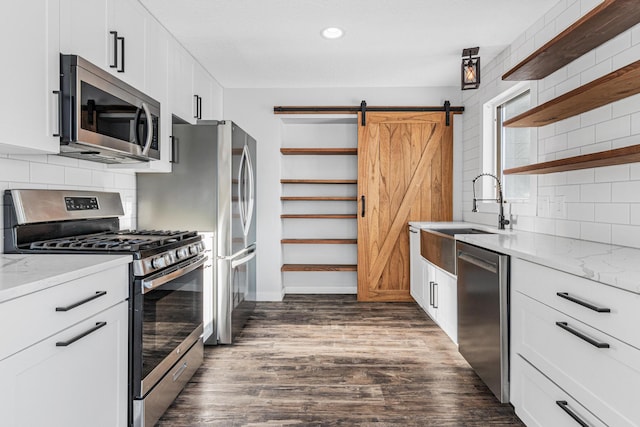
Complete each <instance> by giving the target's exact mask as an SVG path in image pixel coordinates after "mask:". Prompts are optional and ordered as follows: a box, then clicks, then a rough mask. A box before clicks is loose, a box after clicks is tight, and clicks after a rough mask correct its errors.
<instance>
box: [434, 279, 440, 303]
mask: <svg viewBox="0 0 640 427" xmlns="http://www.w3.org/2000/svg"><path fill="white" fill-rule="evenodd" d="M438 299H439V298H438V282H433V308H438Z"/></svg>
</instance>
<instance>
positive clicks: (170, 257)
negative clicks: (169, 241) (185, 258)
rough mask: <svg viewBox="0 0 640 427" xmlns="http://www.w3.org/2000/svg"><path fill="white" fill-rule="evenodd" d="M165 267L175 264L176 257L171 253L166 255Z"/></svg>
mask: <svg viewBox="0 0 640 427" xmlns="http://www.w3.org/2000/svg"><path fill="white" fill-rule="evenodd" d="M163 258H164V261H165V265H171V264H173V262H174V257H173V254H172V253H171V252H169V253H166V254H164V257H163Z"/></svg>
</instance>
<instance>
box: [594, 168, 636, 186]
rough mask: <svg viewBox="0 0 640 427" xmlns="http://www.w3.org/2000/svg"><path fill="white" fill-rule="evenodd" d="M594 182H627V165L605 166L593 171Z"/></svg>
mask: <svg viewBox="0 0 640 427" xmlns="http://www.w3.org/2000/svg"><path fill="white" fill-rule="evenodd" d="M595 174H596V182H613V181H628V180H629V165H615V166H605V167H601V168H596V169H595Z"/></svg>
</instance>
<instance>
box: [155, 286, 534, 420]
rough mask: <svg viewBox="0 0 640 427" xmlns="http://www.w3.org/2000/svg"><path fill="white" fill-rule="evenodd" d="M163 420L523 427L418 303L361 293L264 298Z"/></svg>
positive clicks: (210, 353)
mask: <svg viewBox="0 0 640 427" xmlns="http://www.w3.org/2000/svg"><path fill="white" fill-rule="evenodd" d="M157 425H158V426H161V427H169V426H171V427H186V426H189V427H195V426H224V427H227V426H230V427H231V426H269V427H272V426H403V427H404V426H478V427H479V426H523V424H522V423H521V422H520V421H519V419H518V418H517V417H516V415H515V414H514V412H513V409H512V407H511V406H510V405H502V404H500V403H498V401H497V400H496V399H495V397H494V396H493V394H491V392H490V391H489V389H488V388H487V387H486V386H485V385H484V384H483V383H482V381H480V379H479V378H478V377H477V376H476V375H475V373H474V372H473V370H472V369H471V368H470V367H469V365H468V364H467V363H466V361H465V360H464V359H463V358H462V356H460V355H459V353H458V352H457V349H456V346H455V345H454V344H453V343H452V342H451V341H450V340H449V338H448V337H447V336H446V335H445V334H444V332H442V331H441V330H440V329H439V328H438V327H437V326H436V325H435V324H434V323H433V322H432V321H431V320H430V319H429V318H428V317H427V316H426V314H424V312H422V310H421V309H420V308H419V307H418V306H417V305H416V304H414V303H358V302H356V299H355V295H344V296H340V295H314V296H304V295H295V296H287V297H286V298H285V300H284V301H283V302H278V303H258V304H257V307H256V311H255V313H254V315H253V316H252V317H251V318H250V319H249V322H248V323H247V326H246V328H245V329H244V331H243V333H242V335H241V336H240V337H239V339H238V340H237V342H236V343H235V344H234V345H230V346H218V347H206V348H205V360H204V364H203V366H202V367H201V368H200V369H199V370H198V372H197V373H196V374H195V375H194V377H193V378H192V380H191V381H190V383H189V384H188V385H187V387H186V388H185V389H184V390H183V392H182V393H181V394H180V396H178V398H177V399H176V401H175V402H174V403H173V405H172V406H171V407H170V408H169V409H168V410H167V412H166V413H165V415H164V416H163V417H162V419H161V420H160V421H159V423H158V424H157Z"/></svg>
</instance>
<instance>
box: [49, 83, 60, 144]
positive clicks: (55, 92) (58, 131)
mask: <svg viewBox="0 0 640 427" xmlns="http://www.w3.org/2000/svg"><path fill="white" fill-rule="evenodd" d="M53 94H54V95H56V96H57V97H58V129H57V130H56V132H55V133H54V134H52V135H51V136H58V137H59V136H60V132H61V129H62V94H61V93H60V91H59V90H54V91H53Z"/></svg>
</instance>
